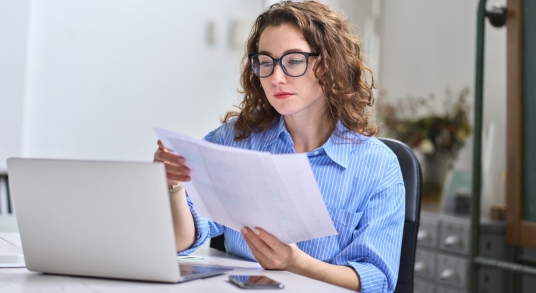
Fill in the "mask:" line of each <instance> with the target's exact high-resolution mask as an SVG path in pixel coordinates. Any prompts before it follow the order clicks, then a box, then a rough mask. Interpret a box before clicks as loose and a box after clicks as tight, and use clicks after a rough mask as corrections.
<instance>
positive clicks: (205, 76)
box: [22, 0, 263, 161]
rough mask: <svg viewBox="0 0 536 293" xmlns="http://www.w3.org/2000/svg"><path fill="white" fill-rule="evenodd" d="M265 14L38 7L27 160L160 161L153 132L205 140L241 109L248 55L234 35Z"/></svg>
mask: <svg viewBox="0 0 536 293" xmlns="http://www.w3.org/2000/svg"><path fill="white" fill-rule="evenodd" d="M262 6H263V5H262V1H260V0H258V1H251V0H232V1H216V0H205V1H188V2H183V1H172V0H168V1H148V0H138V1H128V0H116V1H104V0H99V1H68V0H55V1H32V2H31V4H30V17H29V19H30V21H29V42H28V67H27V72H28V74H27V78H26V95H25V107H24V112H25V120H24V127H23V130H24V131H23V133H24V137H23V145H22V155H23V156H28V157H61V158H87V159H116V160H138V161H139V160H151V159H152V155H153V152H154V150H155V149H156V135H155V134H154V133H153V130H152V126H160V127H164V128H170V129H173V130H176V131H180V132H183V133H187V134H190V135H193V136H196V137H199V138H201V137H202V136H203V135H204V134H206V133H207V132H208V131H210V130H212V129H213V128H215V127H217V126H218V125H219V119H218V117H220V116H221V115H223V114H224V113H225V112H226V111H227V110H228V109H231V105H233V104H235V103H236V101H237V97H238V94H237V91H236V90H237V88H238V71H239V62H240V58H241V56H242V52H243V49H242V48H241V47H240V48H236V47H233V46H232V44H231V42H230V41H229V40H230V35H231V33H232V32H231V31H230V27H231V25H232V23H233V22H235V21H239V23H243V22H244V21H247V22H250V21H253V19H254V17H256V15H258V13H259V12H260V11H261V10H262V8H263V7H262ZM209 21H214V22H215V23H216V26H215V27H216V29H215V31H216V33H215V35H216V40H217V41H216V43H215V44H213V45H210V44H209V43H208V42H207V26H208V23H209ZM246 25H247V26H249V23H246Z"/></svg>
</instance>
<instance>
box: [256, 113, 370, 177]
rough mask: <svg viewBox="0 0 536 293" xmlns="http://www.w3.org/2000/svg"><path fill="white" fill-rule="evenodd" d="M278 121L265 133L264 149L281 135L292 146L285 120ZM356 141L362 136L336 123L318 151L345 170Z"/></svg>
mask: <svg viewBox="0 0 536 293" xmlns="http://www.w3.org/2000/svg"><path fill="white" fill-rule="evenodd" d="M278 119H279V120H278V121H277V120H276V122H275V123H274V127H272V128H271V129H270V130H268V132H267V133H266V139H265V141H266V144H265V147H268V146H270V145H271V144H273V143H274V142H275V141H276V140H277V139H278V138H280V136H281V135H282V133H286V134H287V136H288V139H289V140H290V143H291V144H292V139H291V138H290V134H289V133H288V131H287V127H286V126H285V120H284V119H283V116H282V115H281V116H279V118H278ZM356 139H357V140H362V139H363V136H361V135H358V134H356V133H354V132H352V131H350V130H349V129H348V128H346V126H344V124H342V122H341V121H338V122H337V125H336V126H335V131H334V132H333V134H332V135H331V136H330V137H329V139H328V140H327V141H326V142H325V143H324V145H322V146H321V147H320V148H319V149H323V150H324V151H325V152H326V155H327V156H328V157H329V158H330V159H331V160H332V161H333V162H335V163H336V164H338V165H339V166H341V167H343V168H346V167H348V161H349V158H350V156H351V153H352V151H353V150H354V148H355V144H356Z"/></svg>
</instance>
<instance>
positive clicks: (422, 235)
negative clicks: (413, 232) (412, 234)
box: [417, 217, 439, 247]
mask: <svg viewBox="0 0 536 293" xmlns="http://www.w3.org/2000/svg"><path fill="white" fill-rule="evenodd" d="M438 230H439V220H438V219H434V218H428V217H421V222H420V224H419V233H418V234H417V243H418V244H419V245H425V246H428V247H437V238H438V235H437V234H438Z"/></svg>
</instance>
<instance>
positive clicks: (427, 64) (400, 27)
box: [0, 0, 528, 292]
mask: <svg viewBox="0 0 536 293" xmlns="http://www.w3.org/2000/svg"><path fill="white" fill-rule="evenodd" d="M275 2H277V1H269V0H226V1H220V0H196V1H174V0H173V1H172V0H160V1H148V0H114V1H104V0H97V1H69V0H48V1H31V0H0V174H6V173H7V170H6V169H7V168H6V163H5V160H6V159H7V158H8V157H39V158H67V159H92V160H128V161H152V158H153V153H154V151H155V150H156V147H157V144H156V140H157V137H156V135H155V133H154V131H153V127H154V126H157V127H161V128H167V129H170V130H174V131H177V132H182V133H185V134H189V135H192V136H194V137H197V138H202V137H203V136H204V135H205V134H207V133H208V132H209V131H211V130H212V129H214V128H216V127H217V126H218V125H219V124H220V120H219V119H220V118H221V117H222V116H223V115H224V114H225V113H226V112H227V111H228V110H231V109H233V105H235V104H237V103H238V102H239V100H240V95H239V94H238V92H237V91H238V89H239V82H238V81H239V69H240V65H241V62H242V60H241V59H242V56H243V51H244V42H245V40H246V38H247V36H248V33H249V30H250V28H251V25H252V22H253V21H254V19H255V18H256V16H258V14H260V13H261V12H262V11H263V10H264V9H266V8H267V7H268V6H269V5H271V4H273V3H275ZM324 2H326V3H329V4H331V5H333V6H334V7H336V8H337V9H339V10H341V11H343V12H344V13H345V14H346V15H347V16H348V17H349V18H350V20H351V22H352V23H353V25H354V26H355V30H356V33H357V34H358V35H359V36H360V38H361V39H362V41H363V46H362V49H363V51H364V52H365V54H366V56H367V62H368V64H369V66H370V67H371V68H372V70H373V71H374V74H375V78H376V85H377V89H376V91H375V93H376V101H377V105H376V108H375V116H376V119H377V121H378V123H380V126H381V127H382V131H381V132H380V135H379V136H389V137H395V138H397V139H400V140H402V141H404V142H406V143H407V144H408V145H410V146H411V147H412V148H413V149H414V151H415V152H416V153H417V154H418V156H419V158H420V159H421V164H423V168H424V170H425V179H426V180H429V181H430V182H432V181H434V180H435V181H437V182H435V183H437V184H436V185H438V186H435V187H434V188H431V189H430V190H429V191H427V193H426V194H425V195H424V198H423V207H424V209H423V210H424V211H425V212H427V211H428V212H430V213H432V214H431V215H428V216H429V219H431V220H430V221H432V222H434V221H436V222H437V221H443V220H441V219H439V218H438V216H434V213H444V212H445V211H448V212H449V214H455V215H456V214H457V215H458V216H461V218H462V219H464V218H466V217H467V216H468V213H469V210H470V207H468V206H467V205H468V202H467V198H469V196H470V190H471V182H470V180H471V177H470V176H471V166H472V136H471V134H472V123H473V120H472V119H473V116H472V111H473V108H472V107H473V94H474V78H475V50H476V23H477V4H478V1H477V0H450V1H429V0H405V1H388V0H359V1H356V0H325V1H324ZM494 3H499V4H506V0H495V1H493V3H490V4H494ZM485 50H486V55H485V72H484V78H485V80H484V100H485V102H484V110H483V112H484V116H483V141H484V142H485V143H484V147H483V149H482V156H483V191H482V205H481V210H482V215H483V217H485V218H489V217H491V214H490V209H491V208H492V207H496V206H499V207H501V206H504V204H505V203H504V202H505V199H504V197H505V176H506V175H505V169H506V163H505V156H506V133H507V131H506V56H507V54H506V29H505V27H502V28H495V27H492V26H491V25H490V24H489V23H488V22H487V21H486V39H485ZM393 109H395V112H393V113H394V114H395V115H388V114H389V113H391V112H389V111H392V110H393ZM388 117H395V118H396V119H395V120H388V119H387V118H388ZM419 119H420V120H419ZM430 121H432V122H434V121H435V122H434V123H435V124H434V123H432V122H430ZM445 129H446V130H445ZM438 134H441V135H439V136H438ZM440 166H444V168H442V170H440V171H437V172H435V173H438V174H435V173H434V170H439V169H441V168H440ZM445 166H446V167H445ZM432 173H433V174H435V175H433V176H432V175H430V174H432ZM427 174H428V175H427ZM427 176H428V177H427ZM436 177H437V178H436ZM0 183H1V182H0ZM2 184H4V187H5V186H6V185H7V181H6V182H4V183H2ZM4 189H5V188H4ZM0 190H2V188H1V186H0ZM0 192H1V191H0ZM4 192H6V191H4ZM0 198H4V197H2V196H0ZM464 198H465V200H466V201H464ZM0 206H4V207H5V206H6V203H5V202H4V203H3V205H2V203H0ZM0 214H1V212H0ZM425 216H426V213H425ZM500 218H501V217H500V216H499V220H500ZM425 219H426V218H425ZM438 219H439V220H438ZM456 221H457V220H454V222H456ZM434 223H435V222H434ZM464 223H465V222H464ZM499 226H500V225H499ZM13 229H16V228H13ZM438 229H439V228H438ZM467 229H468V228H467ZM500 229H501V228H499V230H500ZM502 229H503V230H501V231H502V232H501V233H503V234H504V228H502ZM497 231H498V230H497ZM438 233H439V232H438ZM467 233H468V232H467ZM438 237H439V236H438ZM503 238H504V237H503ZM434 241H435V240H434ZM438 241H439V240H438ZM503 242H504V241H503ZM438 245H439V244H437V243H435V244H431V245H430V246H429V247H428V248H427V247H426V245H425V248H424V250H421V251H424V253H425V254H426V253H427V252H430V253H432V252H433V251H434V250H433V249H434V247H436V246H438ZM426 249H428V250H426ZM461 255H462V256H463V253H462V254H461ZM433 267H434V268H435V269H433V272H432V273H431V274H432V275H429V276H428V275H426V274H424V275H422V276H423V278H421V279H419V280H420V281H419V282H420V283H419V286H421V287H419V288H421V289H422V288H425V289H422V290H423V291H422V292H432V291H433V292H435V290H436V289H437V292H440V289H439V288H440V287H441V286H440V285H437V284H435V282H434V279H435V277H434V275H433V274H435V270H438V268H437V265H433ZM417 275H418V274H417ZM488 279H489V276H488ZM501 280H502V281H501V282H502V283H500V286H505V285H504V284H505V283H507V282H508V280H507V279H501ZM491 285H493V284H491ZM491 285H490V286H491ZM495 285H496V284H495ZM423 286H424V287H423ZM426 286H431V287H426ZM445 286H446V288H447V289H448V288H450V289H452V290H454V291H452V292H459V291H458V290H457V289H456V288H458V287H456V286H458V285H456V284H449V283H447V284H446V285H445ZM449 286H450V287H449ZM460 286H461V287H459V288H458V289H460V288H465V287H466V283H463V284H462V285H460ZM500 286H499V287H500ZM491 287H493V286H491ZM496 287H497V286H496ZM499 287H498V288H499ZM426 288H433V290H432V289H430V290H432V291H429V290H428V289H426ZM453 288H454V289H453ZM500 288H504V287H500ZM527 288H528V287H527ZM421 289H419V290H421ZM447 289H445V290H447ZM450 289H449V290H450ZM416 292H417V291H416ZM441 292H450V291H441ZM486 292H492V291H486ZM527 292H528V291H527Z"/></svg>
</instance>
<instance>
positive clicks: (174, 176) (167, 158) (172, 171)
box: [153, 140, 191, 186]
mask: <svg viewBox="0 0 536 293" xmlns="http://www.w3.org/2000/svg"><path fill="white" fill-rule="evenodd" d="M153 162H162V163H164V165H165V166H166V177H167V180H168V185H169V186H172V185H175V184H176V183H178V182H179V181H181V182H184V181H190V180H191V178H190V169H189V168H188V167H187V166H186V159H185V158H184V157H181V156H180V155H177V154H175V153H172V152H170V151H168V150H167V149H166V148H165V147H164V145H163V144H162V142H161V141H160V140H158V149H157V150H156V152H155V153H154V160H153Z"/></svg>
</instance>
